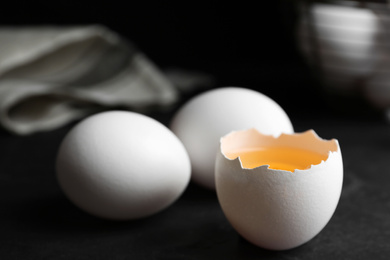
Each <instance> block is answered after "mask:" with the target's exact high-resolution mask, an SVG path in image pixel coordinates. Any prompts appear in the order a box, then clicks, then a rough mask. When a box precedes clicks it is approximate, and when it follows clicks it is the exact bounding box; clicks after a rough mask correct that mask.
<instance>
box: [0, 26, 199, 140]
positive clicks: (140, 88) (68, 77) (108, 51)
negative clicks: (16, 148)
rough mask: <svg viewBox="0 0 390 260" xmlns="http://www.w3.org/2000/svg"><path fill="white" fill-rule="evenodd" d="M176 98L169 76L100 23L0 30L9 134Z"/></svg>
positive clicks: (0, 81) (2, 104)
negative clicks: (116, 108) (114, 108)
mask: <svg viewBox="0 0 390 260" xmlns="http://www.w3.org/2000/svg"><path fill="white" fill-rule="evenodd" d="M176 72H177V71H176ZM172 75H173V76H174V78H177V76H178V75H179V78H180V75H181V74H180V73H175V72H174V73H173V74H172ZM182 78H183V77H181V81H182V82H183V80H182ZM195 81H196V80H195ZM193 83H194V82H192V84H193ZM190 84H191V83H190ZM177 99H178V88H176V87H175V86H174V84H173V82H172V81H171V80H170V79H169V78H168V76H167V75H165V74H164V73H162V72H161V71H160V70H159V69H158V68H157V67H156V66H155V65H154V64H153V63H152V62H151V61H150V60H149V59H148V58H147V57H146V56H145V55H144V54H143V53H142V52H141V51H140V50H138V49H137V48H135V47H134V46H133V45H132V44H131V43H130V42H128V41H126V40H125V39H123V37H120V36H119V35H117V34H116V33H115V32H112V31H111V30H109V29H108V28H105V27H104V26H101V25H91V26H73V27H57V26H38V27H7V28H4V27H3V28H0V124H1V125H2V126H3V127H4V128H6V129H7V130H9V131H10V132H12V133H15V134H20V135H26V134H31V133H35V132H38V131H45V130H51V129H54V128H57V127H59V126H62V125H64V124H66V123H69V122H70V121H72V120H75V119H79V118H81V117H84V116H86V115H89V114H91V113H94V112H97V111H101V110H104V109H107V108H113V107H120V108H127V109H131V110H134V111H145V109H148V108H149V109H150V108H155V107H169V106H171V105H172V104H174V102H176V101H177Z"/></svg>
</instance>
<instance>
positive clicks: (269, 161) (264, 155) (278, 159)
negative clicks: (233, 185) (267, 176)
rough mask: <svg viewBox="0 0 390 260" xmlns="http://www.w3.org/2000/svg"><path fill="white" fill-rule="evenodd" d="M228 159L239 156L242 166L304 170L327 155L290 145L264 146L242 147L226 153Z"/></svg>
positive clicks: (318, 162) (324, 158)
mask: <svg viewBox="0 0 390 260" xmlns="http://www.w3.org/2000/svg"><path fill="white" fill-rule="evenodd" d="M226 156H227V157H228V158H229V159H235V158H237V157H238V156H239V157H240V160H241V164H242V167H244V168H248V169H253V168H256V167H259V166H261V165H269V168H270V169H274V170H285V171H291V172H293V171H294V170H295V169H299V170H305V169H308V168H310V167H311V165H312V164H313V165H315V164H320V163H321V161H322V160H324V161H325V160H326V159H327V158H328V155H323V154H319V153H315V152H312V151H308V150H303V149H296V148H290V147H264V148H260V149H259V148H256V149H244V150H239V151H233V152H228V153H226Z"/></svg>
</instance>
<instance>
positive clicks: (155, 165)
mask: <svg viewBox="0 0 390 260" xmlns="http://www.w3.org/2000/svg"><path fill="white" fill-rule="evenodd" d="M56 169H57V177H58V181H59V184H60V186H61V188H62V189H63V191H64V192H65V194H66V195H67V196H68V197H69V199H70V200H71V201H72V202H73V203H74V204H75V205H77V206H78V207H80V208H81V209H83V210H85V211H86V212H89V213H90V214H93V215H96V216H99V217H103V218H108V219H116V220H128V219H136V218H141V217H145V216H149V215H152V214H154V213H156V212H159V211H161V210H163V209H165V208H166V207H168V206H169V205H170V204H172V203H173V202H174V201H175V200H176V199H177V198H178V197H179V196H180V195H181V194H182V192H183V191H184V189H185V188H186V187H187V184H188V182H189V180H190V173H191V165H190V161H189V157H188V154H187V152H186V150H185V148H184V146H183V144H182V143H181V142H180V140H179V139H178V138H177V137H176V136H175V135H174V134H173V133H172V132H171V131H170V130H169V129H168V128H167V127H165V126H164V125H162V124H161V123H159V122H158V121H156V120H154V119H152V118H149V117H147V116H144V115H141V114H137V113H133V112H125V111H111V112H103V113H100V114H96V115H93V116H91V117H89V118H87V119H85V120H83V121H82V122H80V123H79V124H78V125H76V126H75V127H74V128H73V129H72V130H71V131H70V132H69V133H68V135H67V136H66V137H65V139H64V140H63V142H62V144H61V146H60V149H59V152H58V157H57V164H56Z"/></svg>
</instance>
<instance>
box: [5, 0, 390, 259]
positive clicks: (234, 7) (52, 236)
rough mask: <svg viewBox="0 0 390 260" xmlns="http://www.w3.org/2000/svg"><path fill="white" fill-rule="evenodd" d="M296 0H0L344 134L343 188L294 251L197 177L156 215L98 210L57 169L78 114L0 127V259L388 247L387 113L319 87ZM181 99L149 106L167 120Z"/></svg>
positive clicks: (252, 254) (8, 21)
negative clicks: (246, 222) (105, 35)
mask: <svg viewBox="0 0 390 260" xmlns="http://www.w3.org/2000/svg"><path fill="white" fill-rule="evenodd" d="M294 2H295V1H288V0H271V1H260V2H259V1H257V2H254V3H252V4H248V3H242V2H237V1H235V2H232V3H228V2H221V3H219V4H217V3H210V2H209V3H198V2H194V1H191V2H187V1H183V2H181V3H173V2H171V1H159V2H157V1H126V2H125V1H77V2H76V1H63V0H60V1H50V2H49V1H30V2H18V1H14V2H6V3H4V2H3V3H2V8H1V14H0V26H3V25H20V26H24V25H47V24H49V25H79V24H102V25H105V26H107V27H109V28H110V29H112V30H114V31H116V32H118V33H120V34H121V35H122V36H124V37H126V38H128V39H129V40H130V41H131V42H132V43H134V44H135V45H136V46H137V47H138V48H139V49H140V50H142V51H143V52H144V53H145V54H146V55H147V56H148V57H149V58H150V59H151V60H152V61H154V62H155V63H156V64H157V65H158V66H159V67H160V68H162V69H165V68H170V67H177V68H181V69H188V70H195V71H201V72H205V73H208V74H210V75H212V76H214V77H215V78H216V79H217V81H216V83H215V86H214V87H222V86H241V87H247V88H252V89H256V90H259V91H260V92H262V93H264V94H266V95H268V96H269V97H271V98H272V99H274V100H275V101H277V102H278V103H279V104H280V105H281V106H282V107H283V108H284V110H285V111H286V112H287V113H288V114H289V116H290V118H291V120H292V122H293V125H294V128H295V130H296V131H298V132H299V131H304V130H307V129H309V128H313V129H315V130H316V131H317V133H318V134H319V135H320V136H321V137H323V138H337V139H339V141H340V146H341V150H342V152H343V160H344V167H345V169H344V172H345V176H344V186H343V193H342V196H341V199H340V203H339V206H338V208H337V210H336V212H335V215H334V216H333V218H332V219H331V221H330V222H329V224H328V225H327V226H326V228H325V229H324V230H323V231H322V232H321V233H320V234H319V235H318V236H316V237H315V238H314V239H313V240H312V241H310V242H309V243H307V244H305V245H303V246H301V247H298V248H296V249H293V250H288V251H282V252H272V251H267V250H263V249H261V248H258V247H255V246H253V245H251V244H249V243H247V242H246V241H245V240H243V239H241V238H240V237H239V236H238V235H237V233H236V232H235V231H234V230H233V229H232V228H231V226H230V225H229V223H228V222H227V221H226V219H225V218H224V216H223V213H222V211H221V209H220V208H219V204H218V200H217V198H216V195H215V193H214V192H212V191H209V190H205V189H203V188H202V187H199V186H197V185H196V184H193V183H191V184H190V185H189V187H188V189H187V190H186V191H185V193H184V194H183V196H182V197H181V198H180V199H179V200H178V201H177V202H176V203H175V204H174V205H173V206H171V207H169V208H168V209H166V210H165V211H163V212H161V213H158V214H156V215H154V216H152V217H149V218H146V219H142V220H137V221H128V222H111V221H106V220H102V219H97V218H94V217H92V216H90V215H88V214H86V213H84V212H82V211H81V210H79V209H77V208H76V207H75V206H73V205H72V204H71V203H70V202H69V201H68V200H67V199H66V197H65V196H64V194H63V193H62V192H61V190H60V189H59V187H58V184H57V181H56V179H55V171H54V161H55V157H56V152H57V149H58V146H59V144H60V142H61V140H62V139H63V137H64V136H65V134H66V133H67V132H68V131H69V130H70V129H71V127H72V126H73V125H74V124H75V123H76V122H74V123H72V124H69V125H67V126H65V127H62V128H60V129H57V130H54V131H51V132H47V133H39V134H34V135H31V136H26V137H20V136H14V135H11V134H9V133H7V132H5V131H1V132H0V259H332V258H333V259H388V257H389V255H390V242H389V241H390V233H389V230H390V222H389V220H390V204H389V201H390V192H389V187H390V175H389V172H390V169H389V167H388V163H387V162H388V158H389V156H390V132H389V127H388V124H387V123H386V121H385V120H384V117H383V111H381V110H379V109H376V108H374V107H373V106H372V105H370V104H368V103H367V102H366V101H365V100H364V98H361V97H356V96H354V97H339V96H337V95H334V94H330V93H328V92H327V91H326V90H324V89H323V88H322V86H321V83H320V82H319V81H318V80H317V79H316V77H315V75H314V74H313V73H312V71H311V70H310V69H309V67H308V66H307V65H306V64H305V62H304V60H303V59H302V57H301V56H300V54H299V52H298V50H297V46H296V44H295V39H294V31H293V28H294V24H295V21H296V14H295V12H294ZM196 92H197V91H194V92H193V93H190V94H188V95H187V96H183V99H182V101H181V102H180V104H182V103H183V102H185V101H186V100H187V99H188V98H190V97H191V96H193V95H195V94H197V93H196ZM180 104H178V105H177V107H175V108H174V109H173V110H171V111H165V112H162V111H154V112H153V113H151V114H150V115H151V116H152V117H155V118H156V119H157V120H159V121H161V122H162V123H164V124H168V123H169V121H170V118H171V117H172V114H173V113H174V112H175V110H176V109H177V108H178V107H179V106H180Z"/></svg>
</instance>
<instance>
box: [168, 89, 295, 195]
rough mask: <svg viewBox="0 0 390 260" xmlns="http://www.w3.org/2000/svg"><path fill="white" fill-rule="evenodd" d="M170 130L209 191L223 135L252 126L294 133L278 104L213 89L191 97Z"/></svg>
mask: <svg viewBox="0 0 390 260" xmlns="http://www.w3.org/2000/svg"><path fill="white" fill-rule="evenodd" d="M170 127H171V129H172V131H173V132H174V133H175V134H176V135H177V136H178V137H179V139H180V140H181V141H182V142H183V144H184V146H185V147H186V149H187V152H188V154H189V156H190V159H191V165H192V179H193V180H194V181H195V182H196V183H198V184H200V185H202V186H204V187H207V188H210V189H215V178H214V165H215V156H216V153H217V151H218V146H219V139H220V137H221V136H223V135H225V134H227V133H229V132H230V131H233V130H241V129H247V128H252V127H253V128H256V129H258V130H259V131H261V132H262V133H264V134H272V135H279V134H280V133H292V132H293V127H292V124H291V122H290V119H289V118H288V116H287V114H286V113H285V112H284V111H283V109H282V108H281V107H280V106H279V105H278V104H277V103H276V102H275V101H273V100H272V99H270V98H269V97H267V96H265V95H263V94H261V93H259V92H257V91H254V90H250V89H245V88H238V87H225V88H219V89H214V90H210V91H207V92H204V93H202V94H200V95H198V96H196V97H194V98H192V99H191V100H190V101H188V102H187V103H186V104H185V105H184V106H183V107H182V108H181V109H180V110H179V111H178V112H177V113H176V115H175V116H174V118H173V120H172V123H171V126H170Z"/></svg>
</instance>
